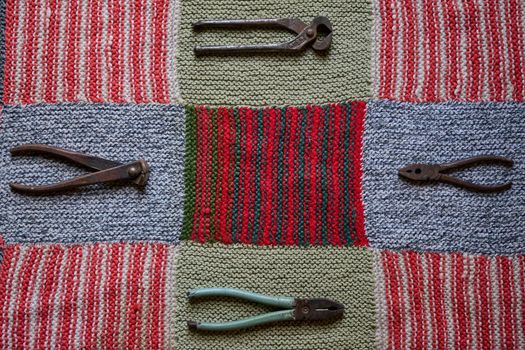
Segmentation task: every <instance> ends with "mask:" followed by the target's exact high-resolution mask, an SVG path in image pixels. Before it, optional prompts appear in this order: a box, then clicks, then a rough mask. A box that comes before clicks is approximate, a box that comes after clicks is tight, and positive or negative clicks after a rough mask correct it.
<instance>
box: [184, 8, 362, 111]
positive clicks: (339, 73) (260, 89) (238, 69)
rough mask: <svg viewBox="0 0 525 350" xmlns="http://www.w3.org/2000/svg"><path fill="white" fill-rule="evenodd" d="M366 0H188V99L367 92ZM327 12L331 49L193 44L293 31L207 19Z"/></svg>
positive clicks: (274, 38)
mask: <svg viewBox="0 0 525 350" xmlns="http://www.w3.org/2000/svg"><path fill="white" fill-rule="evenodd" d="M371 12H372V6H371V4H370V2H369V1H368V0H352V1H346V0H337V1H333V0H318V1H296V0H265V1H260V0H259V1H254V0H236V1H233V2H232V1H229V0H214V1H209V0H184V1H182V2H181V25H180V31H179V39H178V43H179V45H178V49H177V69H178V75H179V79H180V80H179V82H180V87H181V94H182V97H183V100H184V101H185V102H186V103H190V104H207V105H216V106H217V105H226V106H239V105H241V106H242V105H248V106H266V105H288V104H294V105H305V104H308V103H331V102H334V101H342V100H345V99H364V98H367V97H369V96H370V81H371V78H370V51H371V49H370V28H371V26H372V15H371ZM315 16H326V17H328V18H329V19H330V21H331V22H332V25H333V41H332V45H331V47H330V51H329V52H328V53H327V54H326V55H323V54H318V53H315V52H314V51H313V50H312V49H311V48H309V49H307V50H305V51H304V52H303V53H298V54H289V55H286V54H277V55H276V54H255V55H253V54H250V55H222V56H202V57H197V56H195V54H194V53H193V46H194V45H196V44H228V43H229V44H232V43H233V44H245V43H247V44H250V43H251V44H257V43H259V44H260V43H282V42H286V41H289V40H291V39H292V38H294V34H293V33H290V32H287V31H286V30H277V31H276V30H267V29H263V30H233V31H232V30H230V31H228V30H226V31H225V30H205V31H199V32H196V31H194V30H193V29H192V24H193V23H195V22H196V21H198V20H202V19H252V18H279V17H293V18H299V19H301V20H303V21H304V22H305V23H308V24H309V23H310V21H311V20H312V19H313V18H314V17H315Z"/></svg>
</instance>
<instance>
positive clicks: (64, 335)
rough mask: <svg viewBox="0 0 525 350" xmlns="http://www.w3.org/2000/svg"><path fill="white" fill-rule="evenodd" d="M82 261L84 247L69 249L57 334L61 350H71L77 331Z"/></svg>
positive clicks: (63, 276)
mask: <svg viewBox="0 0 525 350" xmlns="http://www.w3.org/2000/svg"><path fill="white" fill-rule="evenodd" d="M81 261H82V247H81V246H74V247H71V248H69V249H68V256H67V260H66V265H65V266H66V269H65V270H64V272H63V275H62V280H63V281H64V282H63V289H62V292H61V297H60V303H59V305H60V310H61V314H60V315H59V320H58V326H59V328H60V332H59V333H58V334H57V344H59V345H58V347H59V348H61V349H71V348H72V347H73V344H71V342H72V339H73V334H72V332H73V330H74V329H75V316H76V310H77V308H76V307H74V306H76V305H77V299H78V282H79V278H80V276H79V273H80V264H81Z"/></svg>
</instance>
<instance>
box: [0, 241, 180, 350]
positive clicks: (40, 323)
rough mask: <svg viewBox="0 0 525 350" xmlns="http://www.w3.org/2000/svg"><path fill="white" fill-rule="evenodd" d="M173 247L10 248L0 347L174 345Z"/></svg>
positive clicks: (1, 273) (0, 302)
mask: <svg viewBox="0 0 525 350" xmlns="http://www.w3.org/2000/svg"><path fill="white" fill-rule="evenodd" d="M175 253H176V251H175V248H174V247H170V246H166V245H162V244H94V245H82V246H81V245H74V246H61V245H34V246H33V245H9V246H7V247H5V249H4V250H3V256H4V257H3V261H2V265H1V267H0V281H2V283H0V348H1V349H14V348H17V349H30V348H31V349H58V348H60V349H72V348H75V349H80V348H82V349H116V348H119V349H138V348H141V349H162V348H168V347H169V348H172V346H173V339H172V333H173V332H170V329H171V326H172V325H173V320H172V319H171V317H173V312H174V310H173V308H174V305H173V293H174V282H173V276H174V271H173V269H174V260H175V259H174V258H175Z"/></svg>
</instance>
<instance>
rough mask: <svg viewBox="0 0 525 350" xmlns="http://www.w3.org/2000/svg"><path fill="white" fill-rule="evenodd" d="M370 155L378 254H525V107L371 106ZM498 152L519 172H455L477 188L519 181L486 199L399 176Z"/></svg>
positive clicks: (370, 207) (366, 163) (367, 174)
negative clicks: (408, 169)
mask: <svg viewBox="0 0 525 350" xmlns="http://www.w3.org/2000/svg"><path fill="white" fill-rule="evenodd" d="M363 142H364V146H363V147H364V149H363V167H364V180H363V200H364V203H365V217H366V228H367V237H368V239H369V240H370V245H371V246H373V247H379V248H394V249H400V248H401V249H402V248H408V249H415V250H434V251H463V252H471V253H483V254H516V253H524V252H525V233H524V230H523V228H524V227H525V216H524V215H523V213H524V212H525V105H524V104H518V103H442V104H410V103H398V102H387V101H379V102H370V103H369V104H368V106H367V118H366V127H365V134H364V141H363ZM483 154H494V155H500V156H505V157H509V158H512V159H513V160H514V166H513V168H512V169H506V168H503V167H501V166H479V167H473V168H470V169H468V170H465V171H460V172H456V173H452V175H453V176H458V177H460V178H463V179H466V180H469V181H473V182H475V183H482V184H483V183H485V184H490V183H504V182H507V181H512V182H513V185H512V188H511V189H510V190H508V191H505V192H500V193H493V194H480V193H476V192H471V191H467V190H465V189H461V188H457V187H454V186H451V185H447V184H440V183H433V184H425V185H417V184H413V183H410V182H407V181H404V180H402V179H400V178H399V176H398V170H399V168H401V167H403V166H406V165H408V164H410V163H448V162H451V161H455V160H459V159H464V158H468V157H473V156H478V155H483Z"/></svg>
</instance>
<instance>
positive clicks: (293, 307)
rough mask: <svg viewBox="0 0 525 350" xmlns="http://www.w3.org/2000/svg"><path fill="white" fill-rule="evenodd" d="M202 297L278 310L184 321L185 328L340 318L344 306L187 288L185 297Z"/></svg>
mask: <svg viewBox="0 0 525 350" xmlns="http://www.w3.org/2000/svg"><path fill="white" fill-rule="evenodd" d="M206 297H232V298H238V299H243V300H248V301H252V302H255V303H259V304H263V305H268V306H272V307H275V308H279V309H284V310H279V311H273V312H269V313H266V314H261V315H257V316H253V317H249V318H245V319H242V320H237V321H229V322H221V323H206V322H195V321H187V323H188V327H189V328H190V329H193V330H203V331H231V330H237V329H243V328H248V327H253V326H258V325H262V324H266V323H270V322H278V321H290V320H292V321H302V320H310V321H318V320H327V319H334V318H338V317H341V316H342V315H343V313H344V305H343V304H340V303H338V302H336V301H332V300H330V299H325V298H315V299H297V298H293V297H282V296H269V295H264V294H258V293H253V292H249V291H245V290H241V289H234V288H199V289H193V290H190V291H188V299H190V300H193V299H198V298H206Z"/></svg>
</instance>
